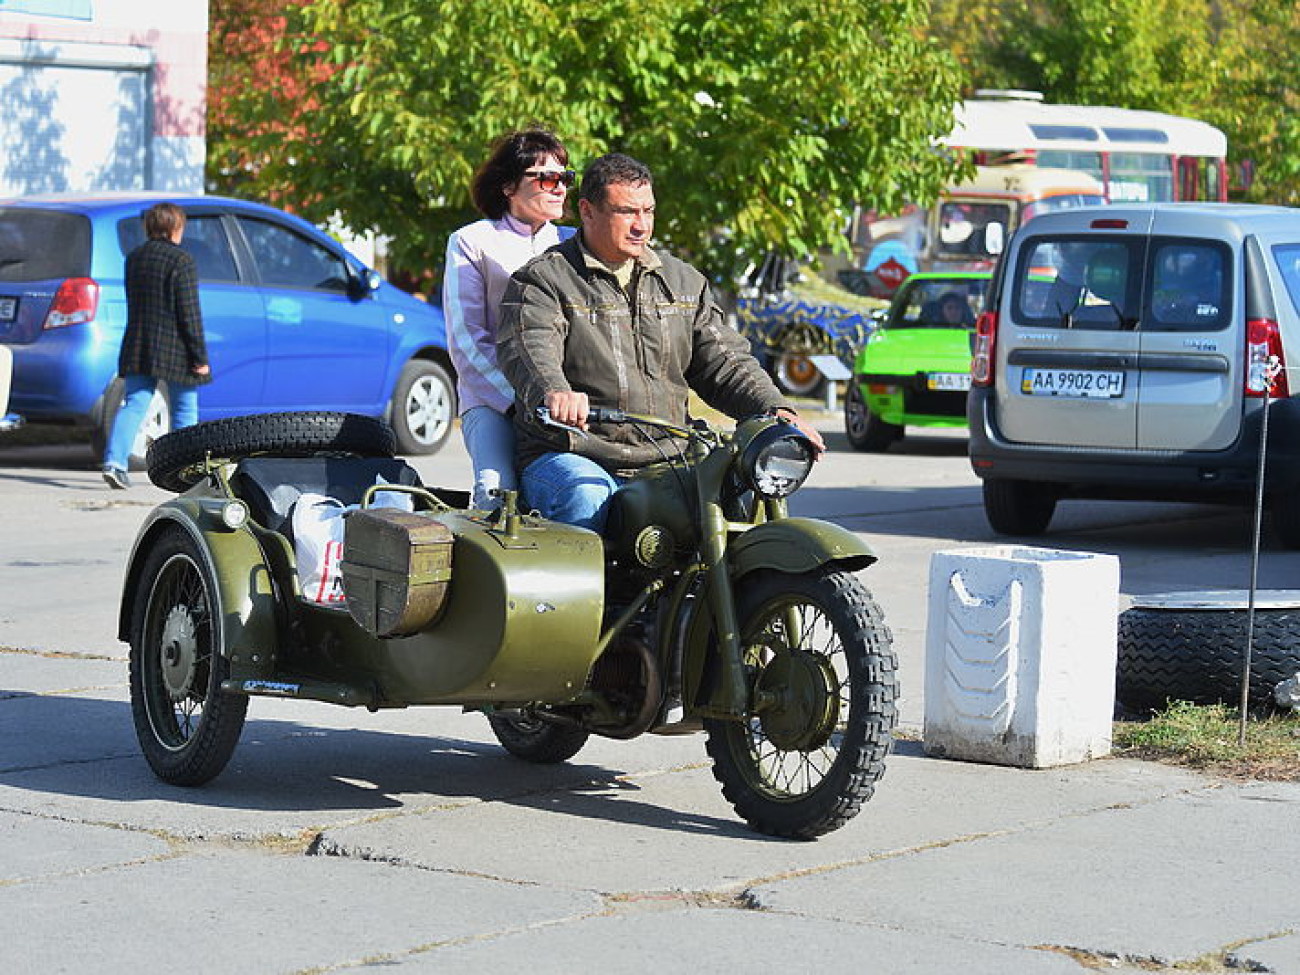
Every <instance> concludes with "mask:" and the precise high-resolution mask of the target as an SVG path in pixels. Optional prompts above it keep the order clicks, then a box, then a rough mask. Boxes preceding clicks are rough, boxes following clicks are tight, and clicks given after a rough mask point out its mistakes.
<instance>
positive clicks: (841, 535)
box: [729, 518, 876, 577]
mask: <svg viewBox="0 0 1300 975" xmlns="http://www.w3.org/2000/svg"><path fill="white" fill-rule="evenodd" d="M729 558H730V560H731V573H732V575H733V576H735V577H740V576H743V575H746V574H748V573H750V572H753V571H754V570H755V569H776V570H777V571H779V572H792V573H800V572H811V571H812V570H813V569H817V568H820V567H821V566H823V565H827V564H829V563H832V562H834V563H837V564H840V565H843V566H844V567H845V568H847V569H865V568H866V567H867V566H869V565H871V563H873V562H875V561H876V553H875V552H873V551H872V550H871V546H870V545H868V544H867V543H866V542H864V541H863V540H862V539H860V538H858V536H857V535H855V534H853V532H851V531H849V530H848V529H847V528H841V527H840V526H839V525H833V524H831V523H830V522H829V521H822V520H821V519H819V518H782V519H780V520H779V521H768V522H764V523H762V524H759V525H755V526H754V527H753V528H749V529H747V530H746V531H743V532H741V533H739V534H738V535H736V536H734V537H733V538H732V540H731V543H730V545H729Z"/></svg>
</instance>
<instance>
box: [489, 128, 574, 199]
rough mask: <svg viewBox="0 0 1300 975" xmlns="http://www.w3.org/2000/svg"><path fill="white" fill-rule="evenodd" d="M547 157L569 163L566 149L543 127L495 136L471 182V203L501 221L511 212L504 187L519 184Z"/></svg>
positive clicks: (561, 163) (565, 164)
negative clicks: (499, 136)
mask: <svg viewBox="0 0 1300 975" xmlns="http://www.w3.org/2000/svg"><path fill="white" fill-rule="evenodd" d="M547 156H554V157H555V158H556V159H558V160H559V161H560V165H561V166H567V165H569V150H568V149H566V148H564V143H563V142H561V141H560V140H559V139H558V138H557V137H556V136H555V135H554V134H552V133H550V132H548V131H546V130H545V129H522V130H520V131H518V132H511V133H510V134H509V135H504V136H502V137H501V138H499V139H497V140H496V141H495V142H494V143H492V153H491V155H489V156H488V158H487V162H485V163H484V164H483V165H482V166H480V167H479V170H478V172H477V173H475V174H474V181H473V182H472V183H470V189H469V193H470V198H471V199H472V200H473V201H474V206H475V207H476V208H477V209H478V211H479V212H480V213H481V214H483V216H485V217H487V218H488V219H490V220H500V219H501V218H502V217H504V216H505V215H506V214H507V213H509V212H510V198H509V197H508V196H506V194H505V190H506V187H507V186H514V185H515V184H516V183H518V182H519V180H520V178H521V177H522V176H523V175H524V173H525V172H527V171H528V170H529V169H531V168H532V167H533V166H536V165H537V164H538V163H539V162H541V161H542V160H543V159H545V158H546V157H547Z"/></svg>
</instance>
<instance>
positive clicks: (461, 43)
mask: <svg viewBox="0 0 1300 975" xmlns="http://www.w3.org/2000/svg"><path fill="white" fill-rule="evenodd" d="M222 2H228V0H214V6H219V5H220V4H221V3H222ZM928 9H929V7H928V2H927V0H491V2H483V0H311V2H308V3H306V4H305V5H303V6H301V7H297V8H293V9H291V10H290V11H289V16H288V23H287V28H286V31H285V37H286V41H285V42H284V43H285V44H286V45H288V49H289V50H290V51H291V52H292V54H293V60H294V65H293V73H294V76H295V77H296V78H305V79H311V83H310V85H309V87H308V89H307V90H306V91H305V92H298V93H296V95H295V96H294V97H293V98H291V99H287V100H286V99H279V98H277V94H276V92H275V91H268V90H265V89H263V90H259V89H258V86H257V85H256V84H250V85H247V86H245V87H244V88H243V89H238V88H237V89H236V90H235V91H234V93H233V97H232V101H231V103H230V109H231V111H232V113H233V114H235V115H237V116H238V115H240V114H241V113H242V114H243V116H244V118H245V119H246V120H249V121H253V122H256V121H257V120H265V119H266V118H267V117H268V114H269V113H278V115H272V117H275V118H278V119H280V120H285V119H297V118H301V119H302V121H304V122H305V123H306V124H305V125H284V124H277V125H274V126H270V127H262V128H259V127H258V125H255V124H251V125H248V126H246V127H245V128H244V129H243V130H242V132H241V133H240V136H239V144H238V150H239V153H240V154H241V155H240V158H242V159H246V160H255V161H256V165H255V166H253V167H252V169H251V171H249V170H246V171H245V172H246V176H247V178H248V179H250V180H251V182H250V183H248V184H246V190H245V191H246V192H249V191H251V192H261V193H264V194H265V193H269V192H270V191H272V190H273V189H275V188H284V187H292V188H293V192H294V194H295V195H296V197H297V198H298V200H299V201H300V207H299V209H300V210H301V211H302V212H304V213H305V215H307V216H309V217H313V218H316V219H321V218H324V217H325V216H327V215H329V214H331V213H335V212H337V213H340V214H341V215H342V216H343V219H344V220H345V221H346V222H347V224H348V225H349V226H350V227H351V228H352V229H353V230H358V231H364V230H377V231H379V232H382V233H384V234H386V235H388V236H390V237H392V238H393V240H394V245H393V247H394V258H395V261H396V263H398V264H399V265H401V266H404V267H407V268H420V267H429V266H436V265H440V264H441V254H442V248H443V245H444V241H445V239H446V235H447V233H449V232H450V231H451V230H452V229H454V228H455V227H456V226H458V225H460V224H461V223H463V222H465V221H467V220H469V219H471V218H472V217H473V214H472V211H471V210H470V206H469V193H468V189H469V181H470V177H471V175H472V173H473V171H474V168H475V167H476V166H477V165H478V164H479V163H480V162H481V161H482V159H483V158H484V157H485V155H486V153H487V147H488V145H489V143H490V142H491V140H492V139H493V138H495V137H496V136H498V135H500V134H501V133H503V132H506V131H509V130H512V129H515V128H519V127H520V126H522V125H526V124H532V123H536V124H542V125H546V126H548V127H550V128H552V129H553V130H554V131H556V132H557V133H558V134H559V135H560V136H561V137H562V138H563V139H564V140H565V142H566V143H567V144H568V145H569V147H570V149H571V151H572V153H573V156H574V159H575V162H576V163H577V164H578V165H579V166H581V164H582V163H584V162H586V161H587V160H589V159H591V158H593V157H594V156H596V155H598V154H600V153H603V152H606V151H611V150H618V151H623V152H627V153H630V154H632V155H634V156H637V157H638V158H640V159H642V160H643V161H645V162H646V163H648V164H649V165H650V166H651V167H652V169H653V170H654V171H655V175H656V192H657V196H658V198H659V201H660V215H659V220H658V221H657V226H656V235H657V236H658V237H659V238H660V239H661V240H662V241H664V242H665V243H666V244H667V245H668V246H670V247H671V248H673V249H674V250H675V251H676V252H678V253H680V254H682V255H683V256H686V257H689V258H692V259H695V260H698V261H702V262H704V263H705V264H706V265H707V266H708V267H709V268H710V269H711V270H712V271H714V272H715V273H725V272H726V271H728V270H730V269H731V268H732V267H733V266H734V265H735V264H736V263H737V262H738V261H743V260H744V257H745V255H747V254H754V253H757V252H761V251H763V250H765V249H767V248H769V247H776V248H778V249H781V250H784V251H786V252H788V253H790V254H794V255H805V254H810V253H812V252H814V251H816V250H817V249H819V248H821V247H825V246H829V245H833V244H836V243H837V242H838V241H841V240H842V239H843V230H844V225H845V222H846V220H847V215H848V213H849V211H850V209H851V207H852V206H853V204H854V203H862V204H864V205H866V206H869V207H874V208H876V209H879V210H882V211H891V210H896V209H898V208H899V207H900V206H901V205H902V204H903V202H904V201H905V200H909V199H910V200H918V201H928V200H930V199H933V198H934V197H935V196H936V195H937V193H938V191H939V189H940V188H941V187H942V186H943V184H944V183H945V182H946V181H947V180H948V179H949V178H950V177H951V175H952V173H953V171H954V169H955V167H956V165H957V164H956V163H954V162H953V161H952V160H950V159H948V158H947V157H946V156H945V155H943V154H942V153H939V152H936V151H935V150H934V144H935V140H936V139H937V138H939V137H942V136H943V135H945V134H946V133H947V132H948V130H949V129H950V127H951V124H952V109H953V105H954V103H955V101H956V100H957V98H958V97H959V91H960V85H961V74H960V71H959V69H958V67H957V63H956V61H955V59H954V58H953V57H952V56H951V55H950V54H949V53H947V52H946V51H945V50H943V49H942V48H941V47H940V46H939V45H938V44H936V43H935V42H933V41H931V40H929V39H928V38H927V31H926V28H927V15H928ZM322 41H323V42H324V43H323V44H322V43H321V42H322ZM322 48H324V50H322ZM268 97H269V98H270V102H269V103H268ZM268 104H271V105H274V106H275V107H274V108H268ZM304 105H310V106H311V107H310V110H309V111H307V112H302V111H301V108H302V106H304Z"/></svg>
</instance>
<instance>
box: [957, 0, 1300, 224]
mask: <svg viewBox="0 0 1300 975" xmlns="http://www.w3.org/2000/svg"><path fill="white" fill-rule="evenodd" d="M932 25H933V31H934V36H935V37H936V38H937V39H938V40H939V41H940V42H941V43H942V44H944V45H945V46H947V47H948V48H949V49H950V50H952V51H953V52H954V54H955V55H956V56H957V57H958V58H959V60H960V61H961V63H962V65H963V66H964V67H965V69H966V71H967V72H968V75H969V77H970V79H971V82H972V85H973V87H976V88H979V87H988V88H1028V89H1032V90H1037V91H1041V92H1043V93H1044V95H1045V96H1046V98H1047V100H1048V101H1050V102H1057V103H1072V104H1083V105H1118V106H1121V107H1124V108H1145V109H1151V110H1154V111H1161V112H1169V113H1172V114H1175V115H1185V116H1188V117H1191V118H1199V119H1203V120H1204V121H1207V122H1209V123H1211V124H1213V125H1216V126H1218V127H1219V128H1221V129H1223V130H1224V132H1225V134H1226V135H1227V137H1228V146H1229V158H1230V159H1231V160H1235V161H1237V162H1243V161H1247V160H1249V161H1250V162H1251V163H1252V164H1253V168H1254V172H1255V183H1254V186H1253V187H1252V189H1251V191H1250V193H1249V197H1250V198H1251V199H1254V200H1258V201H1267V202H1274V203H1300V114H1298V110H1300V94H1298V93H1297V85H1296V81H1295V79H1296V78H1297V77H1300V5H1297V4H1296V3H1295V0H934V13H933V17H932Z"/></svg>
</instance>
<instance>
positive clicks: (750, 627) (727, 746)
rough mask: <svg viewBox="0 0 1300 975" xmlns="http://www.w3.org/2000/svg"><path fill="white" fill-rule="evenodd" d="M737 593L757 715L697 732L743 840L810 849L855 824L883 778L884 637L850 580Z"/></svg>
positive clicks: (889, 698)
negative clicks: (746, 829)
mask: <svg viewBox="0 0 1300 975" xmlns="http://www.w3.org/2000/svg"><path fill="white" fill-rule="evenodd" d="M739 588H740V589H741V591H742V592H743V595H742V596H741V597H740V599H739V605H738V607H737V609H738V611H739V612H738V615H739V618H740V627H741V630H740V633H741V646H742V647H743V649H744V653H745V657H746V664H747V669H748V671H749V673H750V675H751V677H752V679H753V682H754V689H755V694H754V698H755V700H756V701H758V702H759V708H758V710H756V712H755V713H753V714H750V715H748V716H746V718H745V719H744V720H743V721H726V720H721V719H708V720H706V721H705V723H704V727H705V730H706V731H707V732H708V745H707V747H708V752H709V756H710V757H711V758H712V759H713V775H714V777H715V778H716V779H717V780H718V781H719V782H720V783H722V794H723V795H724V796H726V797H727V800H728V801H729V802H730V803H731V804H732V805H733V806H734V807H735V809H736V812H737V813H739V814H740V816H741V817H742V818H744V819H745V821H746V822H748V823H749V825H750V826H751V827H753V828H754V829H756V830H758V831H759V832H761V833H768V834H770V835H773V836H786V837H791V838H794V839H813V838H814V837H817V836H821V835H822V834H824V833H829V832H830V831H831V830H834V829H838V828H839V827H841V826H843V825H844V824H845V823H847V822H848V821H849V820H850V819H852V818H853V817H854V816H855V815H857V812H858V809H859V808H860V807H861V805H862V803H864V802H865V801H867V800H868V799H869V798H871V794H872V792H873V791H874V790H875V784H876V782H877V781H878V780H879V779H880V777H881V776H882V775H883V774H884V772H885V756H886V755H888V753H889V749H890V745H891V737H890V732H891V731H892V729H893V727H894V723H895V721H896V718H897V713H896V710H895V701H896V699H897V697H898V682H897V661H896V659H895V656H894V651H893V646H892V637H891V635H890V632H889V629H888V627H886V626H885V622H884V618H883V616H882V615H881V612H880V608H879V607H878V606H877V605H876V604H875V602H874V601H873V600H872V598H871V594H870V593H869V592H867V590H866V588H865V587H864V586H863V585H862V583H860V582H859V581H858V579H857V578H856V577H855V576H854V575H853V574H852V573H849V572H844V571H838V570H835V569H832V568H825V569H821V570H819V571H816V572H810V573H807V574H804V575H786V574H782V573H778V572H771V571H764V572H758V573H754V574H753V575H752V576H748V577H746V578H745V580H744V581H743V583H742V584H741V585H740V587H739ZM792 626H797V628H798V632H792V631H791V628H792Z"/></svg>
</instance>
